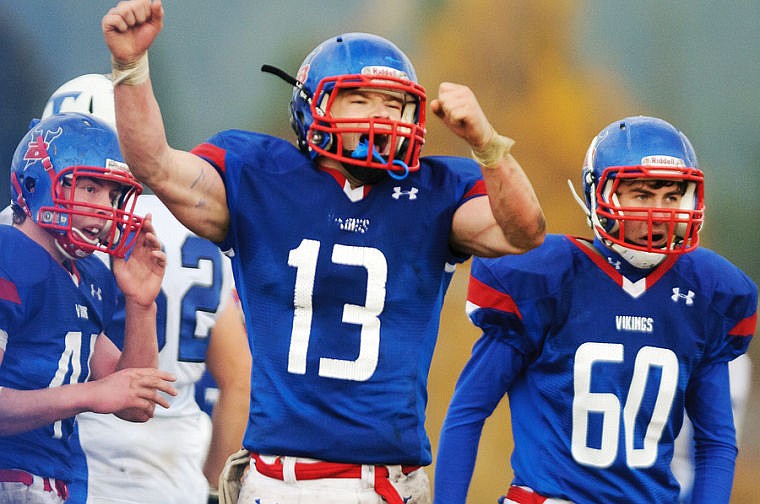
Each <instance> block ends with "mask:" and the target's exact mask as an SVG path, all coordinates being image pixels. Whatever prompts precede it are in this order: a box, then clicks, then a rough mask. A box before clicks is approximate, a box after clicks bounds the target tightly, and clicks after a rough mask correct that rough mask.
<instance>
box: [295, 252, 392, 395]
mask: <svg viewBox="0 0 760 504" xmlns="http://www.w3.org/2000/svg"><path fill="white" fill-rule="evenodd" d="M319 247H320V243H319V242H318V241H315V240H307V239H304V240H302V241H301V243H300V245H298V247H297V248H294V249H293V250H291V251H290V255H289V256H288V265H289V266H292V267H294V268H296V269H297V273H296V285H295V292H294V294H293V303H294V307H295V312H294V315H293V330H292V332H291V335H290V351H289V353H288V372H290V373H293V374H306V353H307V351H308V347H309V337H310V334H311V322H312V314H313V310H312V308H313V304H312V298H313V294H314V281H315V278H316V271H317V257H318V256H319ZM332 262H333V263H335V264H344V265H347V266H356V267H361V268H364V269H365V270H366V275H367V290H366V293H367V295H366V298H365V303H364V305H355V304H348V303H346V304H345V305H343V319H342V320H343V322H344V323H346V324H357V325H360V326H361V338H360V343H359V355H358V357H357V358H356V360H352V361H351V360H343V359H332V358H327V357H322V358H320V359H319V376H324V377H327V378H338V379H342V380H354V381H366V380H368V379H369V378H370V377H371V376H372V375H373V374H374V372H375V369H376V368H377V361H378V356H379V352H380V318H379V316H380V314H381V313H382V311H383V308H384V307H385V284H386V281H387V279H388V264H387V261H386V260H385V256H384V255H383V253H382V252H380V251H379V250H377V249H375V248H368V247H352V246H348V245H335V246H334V247H333V251H332Z"/></svg>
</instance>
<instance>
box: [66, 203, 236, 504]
mask: <svg viewBox="0 0 760 504" xmlns="http://www.w3.org/2000/svg"><path fill="white" fill-rule="evenodd" d="M136 213H137V214H139V215H145V214H147V213H150V214H152V215H153V225H154V227H155V229H156V234H157V235H158V238H159V239H160V240H161V242H162V243H163V245H164V249H165V252H166V255H167V266H166V273H165V276H164V280H163V284H162V290H161V293H160V294H159V296H158V297H157V299H156V303H157V304H158V326H157V329H158V339H159V354H158V361H159V368H160V369H163V370H166V371H169V372H171V373H173V374H174V375H175V376H176V378H177V381H176V382H175V383H174V387H175V388H176V389H177V391H178V394H177V395H176V396H175V397H168V400H169V402H170V403H171V407H170V408H168V409H164V408H161V407H157V408H156V411H155V418H153V419H152V420H150V421H149V422H146V423H144V424H135V423H130V422H125V421H123V420H120V419H118V418H117V417H116V416H114V415H97V414H92V413H86V414H81V415H79V416H78V421H79V430H80V437H81V442H82V447H83V448H84V450H85V453H86V454H87V459H88V470H89V484H88V494H89V497H88V502H89V503H91V504H92V503H105V502H120V503H127V502H134V503H139V504H150V503H159V502H160V503H162V504H167V503H168V504H171V503H175V502H176V503H193V502H197V503H205V502H206V499H207V492H208V487H207V483H206V480H205V478H204V476H203V473H202V467H203V462H204V459H205V455H206V451H207V449H208V443H209V441H210V437H211V430H210V420H209V419H208V416H207V415H206V414H205V413H203V412H202V411H201V409H200V408H199V406H198V404H197V403H196V401H195V391H194V384H195V382H196V381H197V380H198V379H199V378H200V377H201V375H202V374H203V372H204V370H205V363H204V361H205V358H206V349H207V348H208V342H209V334H210V330H211V327H212V326H213V324H214V321H215V320H216V317H217V316H218V314H219V313H220V312H221V310H222V308H223V306H224V303H225V302H227V300H228V299H229V298H230V296H231V292H232V288H233V281H232V271H231V267H230V262H229V260H228V259H227V257H225V256H224V255H223V254H222V253H221V251H220V250H219V248H218V247H217V246H216V245H214V244H213V243H211V242H210V241H208V240H206V239H202V238H199V237H198V236H196V235H195V234H193V233H192V232H190V231H189V230H188V229H187V228H185V227H184V226H183V225H182V224H180V223H179V221H177V219H176V218H175V217H174V216H173V215H172V214H171V213H170V212H169V210H168V209H167V208H166V207H165V206H164V205H163V204H162V203H161V202H160V200H159V199H158V198H157V197H156V196H154V195H141V196H140V197H139V198H138V203H137V212H136ZM123 330H124V328H123V326H122V327H118V326H117V327H113V328H110V327H109V329H108V330H107V334H108V337H109V338H110V339H111V340H113V341H114V343H116V344H117V346H120V345H121V342H122V340H123Z"/></svg>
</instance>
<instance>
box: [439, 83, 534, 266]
mask: <svg viewBox="0 0 760 504" xmlns="http://www.w3.org/2000/svg"><path fill="white" fill-rule="evenodd" d="M430 105H431V109H432V111H433V113H435V114H436V115H437V116H438V117H440V118H441V120H443V122H444V123H445V124H446V126H447V127H448V128H449V129H450V130H451V131H452V132H453V133H454V134H456V135H457V136H459V137H460V138H462V139H464V140H465V141H466V142H467V143H468V144H469V145H470V148H471V149H472V150H473V152H474V153H476V154H477V153H482V154H483V156H484V158H488V159H487V160H486V159H481V160H480V161H481V162H480V165H481V170H482V172H483V179H484V181H485V184H486V190H487V192H488V197H487V198H473V199H471V200H470V201H468V202H466V203H464V204H463V205H462V206H461V207H460V208H459V209H458V210H457V212H456V213H455V214H454V221H453V224H452V233H451V234H452V238H451V241H452V246H453V247H454V248H456V249H457V250H460V251H463V252H466V253H469V254H474V255H479V256H486V257H493V256H500V255H505V254H520V253H523V252H527V251H528V250H530V249H533V248H535V247H537V246H539V245H540V244H541V243H543V240H544V236H545V234H546V222H545V219H544V214H543V210H542V209H541V206H540V205H539V203H538V198H537V197H536V194H535V191H534V190H533V186H532V185H531V183H530V180H529V179H528V177H527V175H526V174H525V172H524V171H523V169H522V167H521V166H520V164H519V163H518V162H517V160H516V159H515V158H514V157H513V156H512V155H511V154H510V153H509V149H510V147H511V144H512V141H511V140H509V139H507V138H505V137H502V136H500V135H498V133H496V131H495V130H494V128H493V126H492V125H491V123H490V122H489V121H488V118H487V117H486V116H485V114H484V113H483V110H482V109H481V108H480V104H479V103H478V101H477V99H476V97H475V95H474V94H473V93H472V90H470V88H468V87H467V86H463V85H460V84H453V83H449V82H444V83H442V84H441V85H440V87H439V90H438V98H436V99H435V100H433V101H432V102H431V104H430ZM494 153H495V155H492V154H494ZM483 161H485V162H486V163H487V165H484V164H483Z"/></svg>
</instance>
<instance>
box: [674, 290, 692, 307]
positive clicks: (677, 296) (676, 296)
mask: <svg viewBox="0 0 760 504" xmlns="http://www.w3.org/2000/svg"><path fill="white" fill-rule="evenodd" d="M670 299H672V300H673V302H674V303H677V302H678V300H679V299H683V300H684V301H686V306H691V305H693V304H694V291H691V290H690V291H688V292H687V293H686V294H683V293H682V292H681V289H680V288H679V287H673V295H672V296H670Z"/></svg>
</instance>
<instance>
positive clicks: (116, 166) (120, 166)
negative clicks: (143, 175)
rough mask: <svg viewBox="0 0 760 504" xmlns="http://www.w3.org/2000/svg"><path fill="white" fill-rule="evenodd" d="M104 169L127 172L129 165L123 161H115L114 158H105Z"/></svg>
mask: <svg viewBox="0 0 760 504" xmlns="http://www.w3.org/2000/svg"><path fill="white" fill-rule="evenodd" d="M106 169H107V170H109V171H122V172H128V171H129V167H128V166H127V163H123V162H121V161H117V160H115V159H110V158H108V159H106Z"/></svg>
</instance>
